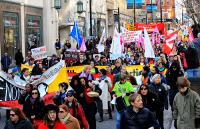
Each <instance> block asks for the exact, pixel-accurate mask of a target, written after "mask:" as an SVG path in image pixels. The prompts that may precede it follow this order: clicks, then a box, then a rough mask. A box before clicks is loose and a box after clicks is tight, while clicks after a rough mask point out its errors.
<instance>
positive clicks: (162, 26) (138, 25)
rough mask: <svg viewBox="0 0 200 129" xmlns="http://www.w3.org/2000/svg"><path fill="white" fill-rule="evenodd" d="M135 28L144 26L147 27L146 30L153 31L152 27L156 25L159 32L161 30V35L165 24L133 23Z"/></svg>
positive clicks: (140, 28)
mask: <svg viewBox="0 0 200 129" xmlns="http://www.w3.org/2000/svg"><path fill="white" fill-rule="evenodd" d="M135 27H136V30H144V28H146V29H147V32H153V31H154V29H155V28H156V27H157V28H158V30H159V32H161V34H162V35H164V34H165V24H164V23H158V24H139V23H137V24H135Z"/></svg>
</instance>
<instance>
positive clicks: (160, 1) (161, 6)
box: [160, 0, 162, 23]
mask: <svg viewBox="0 0 200 129" xmlns="http://www.w3.org/2000/svg"><path fill="white" fill-rule="evenodd" d="M160 22H161V23H162V0H160Z"/></svg>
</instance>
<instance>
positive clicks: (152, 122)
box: [120, 106, 159, 129]
mask: <svg viewBox="0 0 200 129" xmlns="http://www.w3.org/2000/svg"><path fill="white" fill-rule="evenodd" d="M120 125H121V127H120V129H148V128H150V127H154V129H158V128H159V125H158V123H157V121H156V119H155V118H154V116H153V114H152V113H151V112H150V111H149V110H148V109H147V108H143V109H140V110H139V112H137V113H136V112H134V111H133V107H132V106H130V107H128V108H127V110H125V111H124V113H123V114H122V116H121V123H120Z"/></svg>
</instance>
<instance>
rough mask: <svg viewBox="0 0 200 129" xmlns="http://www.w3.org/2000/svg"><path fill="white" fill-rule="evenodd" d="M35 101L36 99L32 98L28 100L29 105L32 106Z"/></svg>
mask: <svg viewBox="0 0 200 129" xmlns="http://www.w3.org/2000/svg"><path fill="white" fill-rule="evenodd" d="M35 100H36V99H34V98H32V97H31V98H30V101H31V104H32V105H34V103H35Z"/></svg>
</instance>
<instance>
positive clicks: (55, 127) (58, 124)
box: [38, 122, 67, 129]
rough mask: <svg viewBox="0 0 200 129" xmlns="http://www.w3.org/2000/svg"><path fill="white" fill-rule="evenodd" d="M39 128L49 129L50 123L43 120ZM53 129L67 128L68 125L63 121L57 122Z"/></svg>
mask: <svg viewBox="0 0 200 129" xmlns="http://www.w3.org/2000/svg"><path fill="white" fill-rule="evenodd" d="M38 129H49V127H48V125H46V124H45V123H44V122H42V123H41V124H40V125H39V127H38ZM53 129H67V127H66V125H65V124H63V123H62V122H56V123H55V126H54V128H53Z"/></svg>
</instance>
